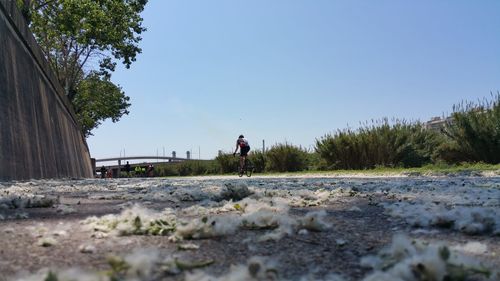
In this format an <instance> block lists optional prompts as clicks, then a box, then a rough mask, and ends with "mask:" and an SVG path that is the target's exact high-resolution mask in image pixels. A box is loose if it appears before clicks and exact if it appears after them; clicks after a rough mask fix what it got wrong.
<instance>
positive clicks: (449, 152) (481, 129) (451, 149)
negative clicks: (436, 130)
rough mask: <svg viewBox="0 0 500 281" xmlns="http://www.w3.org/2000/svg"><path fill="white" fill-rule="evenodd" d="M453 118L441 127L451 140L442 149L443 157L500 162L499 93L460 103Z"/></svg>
mask: <svg viewBox="0 0 500 281" xmlns="http://www.w3.org/2000/svg"><path fill="white" fill-rule="evenodd" d="M452 117H453V118H452V120H453V121H452V122H450V123H449V124H448V125H447V126H445V127H444V128H443V130H442V131H443V133H444V134H445V135H446V136H447V138H448V139H447V143H446V144H444V145H442V146H441V147H440V148H439V152H438V153H439V157H440V158H441V159H443V160H445V161H447V162H451V163H454V162H458V161H466V162H479V161H482V162H485V163H490V164H497V163H500V94H498V93H497V94H496V95H492V99H491V100H483V101H480V102H478V103H474V102H462V103H460V104H457V105H455V106H454V107H453V114H452Z"/></svg>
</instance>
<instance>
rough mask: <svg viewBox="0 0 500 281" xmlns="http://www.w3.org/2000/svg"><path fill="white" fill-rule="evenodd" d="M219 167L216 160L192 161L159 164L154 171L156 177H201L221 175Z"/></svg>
mask: <svg viewBox="0 0 500 281" xmlns="http://www.w3.org/2000/svg"><path fill="white" fill-rule="evenodd" d="M219 170H220V168H219V165H218V163H217V162H216V161H214V160H190V161H184V162H178V163H169V164H159V165H157V166H156V167H155V169H154V176H156V177H169V176H200V175H213V174H218V173H219Z"/></svg>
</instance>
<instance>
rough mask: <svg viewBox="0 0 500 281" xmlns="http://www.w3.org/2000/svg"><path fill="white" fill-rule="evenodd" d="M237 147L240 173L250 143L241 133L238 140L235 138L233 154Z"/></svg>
mask: <svg viewBox="0 0 500 281" xmlns="http://www.w3.org/2000/svg"><path fill="white" fill-rule="evenodd" d="M238 148H240V173H242V171H243V165H244V164H245V160H246V158H247V155H248V151H250V145H249V144H248V141H247V140H246V139H245V137H244V136H243V135H240V136H239V137H238V140H236V149H235V150H234V153H233V156H234V155H236V151H238Z"/></svg>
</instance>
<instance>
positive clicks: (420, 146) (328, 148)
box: [316, 119, 442, 169]
mask: <svg viewBox="0 0 500 281" xmlns="http://www.w3.org/2000/svg"><path fill="white" fill-rule="evenodd" d="M441 142H442V138H441V137H440V135H439V134H438V133H436V132H434V131H431V130H425V129H424V127H423V126H422V124H420V123H408V122H405V121H398V120H396V122H395V123H394V124H390V123H389V121H388V120H387V119H382V120H380V121H377V122H372V124H371V125H368V124H365V125H364V126H363V127H361V128H360V129H358V130H356V131H353V130H350V129H347V130H343V131H340V130H339V131H337V132H336V133H335V134H333V135H326V136H324V137H323V138H321V139H319V140H316V152H317V153H318V154H319V155H320V157H321V158H322V159H324V160H325V162H326V164H327V165H328V167H329V168H333V169H367V168H375V167H377V166H389V167H394V166H402V167H418V166H421V165H424V164H427V163H430V162H431V159H432V155H433V153H434V149H435V147H437V146H438V145H439V144H440V143H441Z"/></svg>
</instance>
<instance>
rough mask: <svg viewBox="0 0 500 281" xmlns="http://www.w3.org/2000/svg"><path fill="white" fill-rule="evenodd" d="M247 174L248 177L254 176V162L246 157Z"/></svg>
mask: <svg viewBox="0 0 500 281" xmlns="http://www.w3.org/2000/svg"><path fill="white" fill-rule="evenodd" d="M244 170H245V174H246V175H247V177H251V176H252V173H253V164H252V162H251V161H250V160H248V159H246V161H245V168H244Z"/></svg>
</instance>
